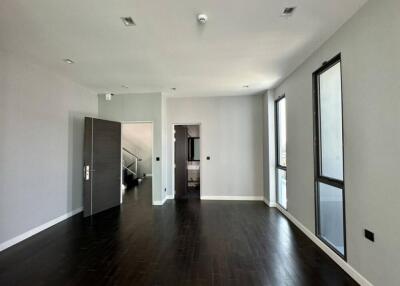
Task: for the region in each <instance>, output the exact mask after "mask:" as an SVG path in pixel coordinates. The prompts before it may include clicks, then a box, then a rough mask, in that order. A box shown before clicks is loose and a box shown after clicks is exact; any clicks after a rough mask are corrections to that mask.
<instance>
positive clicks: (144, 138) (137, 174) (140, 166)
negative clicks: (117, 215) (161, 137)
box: [121, 122, 153, 203]
mask: <svg viewBox="0 0 400 286" xmlns="http://www.w3.org/2000/svg"><path fill="white" fill-rule="evenodd" d="M121 137H122V140H121V169H122V175H121V176H122V179H121V182H122V185H121V203H122V202H123V201H124V198H125V196H126V194H127V193H129V192H135V195H137V196H152V195H151V193H152V188H148V187H146V188H141V187H140V186H141V185H142V184H144V183H145V184H146V185H149V186H152V176H153V123H152V122H126V123H122V134H121ZM142 191H145V192H150V194H141V193H140V192H142Z"/></svg>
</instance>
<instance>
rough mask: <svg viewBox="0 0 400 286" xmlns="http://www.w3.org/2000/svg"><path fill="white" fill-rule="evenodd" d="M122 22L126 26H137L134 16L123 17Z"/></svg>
mask: <svg viewBox="0 0 400 286" xmlns="http://www.w3.org/2000/svg"><path fill="white" fill-rule="evenodd" d="M121 20H122V22H123V23H124V25H125V26H127V27H129V26H136V23H135V21H133V19H132V17H121Z"/></svg>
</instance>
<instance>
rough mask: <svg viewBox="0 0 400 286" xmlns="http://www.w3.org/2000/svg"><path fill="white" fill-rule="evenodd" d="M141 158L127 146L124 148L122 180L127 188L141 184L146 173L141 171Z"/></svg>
mask: <svg viewBox="0 0 400 286" xmlns="http://www.w3.org/2000/svg"><path fill="white" fill-rule="evenodd" d="M141 161H142V159H141V158H139V157H138V156H136V155H135V154H133V153H132V152H131V151H129V150H128V149H126V148H122V170H123V173H122V182H123V184H124V186H125V188H126V189H130V188H132V187H134V186H137V185H138V184H140V181H141V180H142V178H143V177H144V174H141V173H140V162H141Z"/></svg>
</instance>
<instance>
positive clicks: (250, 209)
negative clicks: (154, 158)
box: [0, 178, 357, 286]
mask: <svg viewBox="0 0 400 286" xmlns="http://www.w3.org/2000/svg"><path fill="white" fill-rule="evenodd" d="M0 285H7V286H11V285H241V286H242V285H246V286H247V285H272V286H279V285H307V286H308V285H325V286H326V285H332V286H333V285H335V286H338V285H357V284H356V283H355V282H354V281H353V280H352V279H351V278H350V277H349V276H348V275H347V274H346V273H345V272H344V271H342V270H341V269H340V268H339V266H337V265H336V264H335V263H334V262H333V261H332V260H330V259H329V258H328V256H327V255H325V254H324V253H323V252H322V251H321V250H320V249H319V248H318V247H317V246H316V245H314V244H313V243H312V242H311V241H310V240H309V239H308V238H307V237H306V236H305V235H304V234H303V233H302V232H301V231H300V230H298V229H297V228H296V227H295V226H293V225H292V224H290V223H289V222H288V220H287V219H286V218H285V217H284V216H283V215H281V214H280V213H279V211H277V210H276V209H269V208H267V207H266V206H265V205H264V203H262V202H233V201H197V200H191V201H188V202H174V201H172V200H170V201H168V202H167V203H166V204H165V205H164V206H162V207H152V206H151V178H146V179H144V181H143V182H142V184H141V185H140V186H139V187H137V188H136V189H133V190H130V191H127V192H126V194H125V197H124V204H123V205H122V206H121V207H120V208H114V209H112V210H110V211H106V212H104V213H100V214H98V215H95V216H94V217H93V218H89V219H83V218H82V217H81V215H77V216H75V217H73V218H71V219H69V220H66V221H64V222H62V223H60V224H58V225H56V226H54V227H52V228H50V229H48V230H46V231H43V232H41V233H39V234H38V235H36V236H34V237H32V238H30V239H27V240H26V241H24V242H22V243H20V244H18V245H16V246H14V247H11V248H9V249H7V250H6V251H4V252H2V253H1V254H0Z"/></svg>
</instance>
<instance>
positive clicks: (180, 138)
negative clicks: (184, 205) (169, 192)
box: [175, 125, 188, 200]
mask: <svg viewBox="0 0 400 286" xmlns="http://www.w3.org/2000/svg"><path fill="white" fill-rule="evenodd" d="M187 144H188V135H187V128H186V126H180V125H175V199H177V200H179V199H184V198H185V197H186V194H187V158H188V151H187V150H188V148H187V147H188V145H187Z"/></svg>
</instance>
